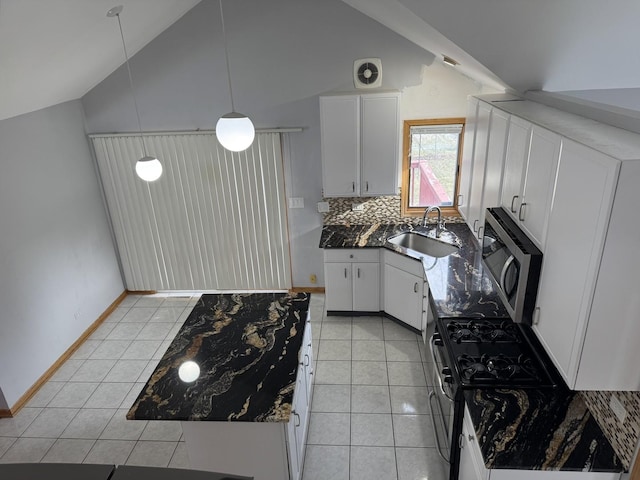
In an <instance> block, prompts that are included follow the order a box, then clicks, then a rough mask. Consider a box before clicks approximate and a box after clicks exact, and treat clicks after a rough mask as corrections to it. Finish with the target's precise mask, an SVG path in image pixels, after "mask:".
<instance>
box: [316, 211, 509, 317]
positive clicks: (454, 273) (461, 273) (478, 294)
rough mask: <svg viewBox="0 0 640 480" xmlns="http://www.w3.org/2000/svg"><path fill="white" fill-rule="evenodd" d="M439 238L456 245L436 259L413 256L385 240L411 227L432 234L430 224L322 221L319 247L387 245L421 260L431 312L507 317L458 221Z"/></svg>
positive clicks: (478, 254) (468, 234) (471, 241)
mask: <svg viewBox="0 0 640 480" xmlns="http://www.w3.org/2000/svg"><path fill="white" fill-rule="evenodd" d="M446 229H447V231H445V232H443V234H442V235H441V237H442V240H444V241H446V242H448V243H455V244H457V245H459V246H460V248H459V250H458V251H457V252H455V253H453V254H451V255H448V256H446V257H442V258H436V257H430V256H428V255H417V254H416V253H415V252H413V251H411V250H407V249H406V248H403V247H400V246H397V245H394V244H391V243H389V242H387V241H386V239H387V238H388V237H390V236H392V235H394V234H397V233H400V232H406V231H417V232H420V233H425V234H428V235H430V236H433V227H431V226H429V227H426V228H425V227H422V226H416V225H411V224H408V223H405V224H391V225H386V224H373V225H349V226H347V225H325V226H324V227H323V228H322V235H321V237H320V248H387V249H389V250H393V251H395V252H398V253H401V254H403V255H406V256H408V257H412V258H415V259H416V260H421V261H422V264H423V266H424V270H425V274H426V278H427V281H428V282H429V295H430V301H431V303H432V306H433V307H434V312H435V313H436V314H437V315H438V316H439V317H441V318H446V317H499V318H509V313H508V312H507V310H506V309H505V308H504V305H503V304H502V302H501V301H500V299H499V297H498V294H497V292H496V287H495V285H494V283H493V280H492V279H491V278H490V277H489V275H488V274H487V273H486V272H485V269H484V266H483V264H482V252H481V251H480V250H479V248H478V247H477V244H476V243H475V240H474V239H473V235H472V233H471V231H470V230H469V228H468V227H467V225H466V224H464V223H448V224H447V227H446Z"/></svg>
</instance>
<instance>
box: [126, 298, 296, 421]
mask: <svg viewBox="0 0 640 480" xmlns="http://www.w3.org/2000/svg"><path fill="white" fill-rule="evenodd" d="M308 309H309V295H308V294H304V293H298V294H295V293H293V294H290V293H233V294H205V295H202V297H201V298H200V300H199V301H198V303H197V304H196V306H195V307H194V309H193V311H192V312H191V314H190V315H189V317H188V318H187V320H186V321H185V323H184V325H183V326H182V328H181V329H180V331H179V332H178V334H177V335H176V337H175V338H174V340H173V341H172V342H171V344H170V345H169V348H168V349H167V351H166V353H165V354H164V356H163V357H162V359H161V360H160V362H159V363H158V366H157V367H156V369H155V371H154V372H153V374H152V375H151V377H150V378H149V380H148V381H147V383H146V385H145V386H144V388H143V389H142V392H141V393H140V395H139V396H138V398H137V399H136V401H135V403H134V404H133V406H132V407H131V409H130V410H129V412H128V413H127V418H128V419H130V420H196V421H198V420H199V421H236V422H288V421H289V416H290V414H291V403H292V400H293V393H294V387H295V382H296V372H297V368H298V352H299V351H300V347H301V346H302V339H303V335H304V328H305V323H306V319H307V312H308ZM188 361H191V362H194V363H192V364H188V365H190V366H191V367H192V368H191V372H193V371H194V368H193V367H194V365H197V367H198V368H199V375H198V376H197V378H196V379H195V380H194V381H190V382H187V381H183V380H182V379H181V375H180V374H179V369H180V367H181V366H183V365H184V364H185V362H188ZM183 368H184V367H183ZM195 370H197V369H195ZM183 377H184V375H183Z"/></svg>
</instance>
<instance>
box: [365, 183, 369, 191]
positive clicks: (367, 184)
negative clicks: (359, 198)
mask: <svg viewBox="0 0 640 480" xmlns="http://www.w3.org/2000/svg"><path fill="white" fill-rule="evenodd" d="M364 191H365V192H368V191H369V182H364Z"/></svg>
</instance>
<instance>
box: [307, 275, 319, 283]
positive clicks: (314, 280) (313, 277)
mask: <svg viewBox="0 0 640 480" xmlns="http://www.w3.org/2000/svg"><path fill="white" fill-rule="evenodd" d="M309 281H310V282H311V283H314V284H315V283H317V282H318V277H316V274H315V273H312V274H311V275H309Z"/></svg>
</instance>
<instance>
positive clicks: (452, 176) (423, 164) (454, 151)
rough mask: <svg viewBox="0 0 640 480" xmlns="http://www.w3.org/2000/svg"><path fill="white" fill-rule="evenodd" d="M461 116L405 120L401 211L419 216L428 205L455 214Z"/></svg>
mask: <svg viewBox="0 0 640 480" xmlns="http://www.w3.org/2000/svg"><path fill="white" fill-rule="evenodd" d="M464 121H465V119H464V118H440V119H434V120H406V121H405V122H404V135H403V141H404V155H403V161H402V192H401V194H402V214H403V215H404V216H418V215H422V214H423V213H424V209H425V208H426V207H428V206H432V205H434V206H438V207H440V208H441V209H442V213H443V214H446V215H457V214H458V210H457V207H458V206H457V198H458V172H459V170H460V168H459V165H460V157H461V152H462V134H463V132H464Z"/></svg>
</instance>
